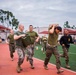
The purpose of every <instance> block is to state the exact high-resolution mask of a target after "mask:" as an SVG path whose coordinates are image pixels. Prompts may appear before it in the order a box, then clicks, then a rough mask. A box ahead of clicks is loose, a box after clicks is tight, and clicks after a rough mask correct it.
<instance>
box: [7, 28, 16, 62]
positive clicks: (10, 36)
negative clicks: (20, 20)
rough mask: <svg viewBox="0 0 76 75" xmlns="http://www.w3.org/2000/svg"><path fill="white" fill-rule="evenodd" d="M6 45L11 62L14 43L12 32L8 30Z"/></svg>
mask: <svg viewBox="0 0 76 75" xmlns="http://www.w3.org/2000/svg"><path fill="white" fill-rule="evenodd" d="M6 43H7V44H8V45H9V51H10V57H11V60H12V61H13V60H14V59H13V57H14V52H15V41H14V31H13V30H12V29H11V30H10V34H9V35H8V37H7V39H6Z"/></svg>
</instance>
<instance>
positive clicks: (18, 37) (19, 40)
mask: <svg viewBox="0 0 76 75" xmlns="http://www.w3.org/2000/svg"><path fill="white" fill-rule="evenodd" d="M18 29H19V30H18V31H17V32H16V33H15V35H14V39H15V41H16V50H17V53H18V56H19V58H18V65H17V72H18V73H20V72H21V71H22V68H21V65H22V63H23V61H24V58H25V50H24V46H23V43H22V37H24V36H25V33H24V32H23V30H24V26H23V25H22V24H20V25H19V27H18Z"/></svg>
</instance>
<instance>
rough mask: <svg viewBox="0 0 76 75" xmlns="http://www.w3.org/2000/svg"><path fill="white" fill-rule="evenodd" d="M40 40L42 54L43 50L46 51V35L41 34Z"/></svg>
mask: <svg viewBox="0 0 76 75" xmlns="http://www.w3.org/2000/svg"><path fill="white" fill-rule="evenodd" d="M41 42H42V48H41V50H42V51H43V54H44V53H45V51H46V44H47V37H46V35H44V36H42V38H41Z"/></svg>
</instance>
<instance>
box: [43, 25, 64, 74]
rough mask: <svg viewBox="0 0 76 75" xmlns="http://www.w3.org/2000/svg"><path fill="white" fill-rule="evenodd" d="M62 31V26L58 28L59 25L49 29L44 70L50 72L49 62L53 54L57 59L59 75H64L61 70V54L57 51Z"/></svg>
mask: <svg viewBox="0 0 76 75" xmlns="http://www.w3.org/2000/svg"><path fill="white" fill-rule="evenodd" d="M61 31H62V28H61V27H60V26H57V24H53V25H51V26H50V27H49V30H48V32H49V34H48V43H47V46H46V58H45V61H44V68H45V69H46V70H48V66H47V65H48V62H49V60H50V57H51V56H52V54H54V56H55V58H56V68H57V73H62V72H63V70H60V59H59V53H58V50H57V40H58V34H59V32H61Z"/></svg>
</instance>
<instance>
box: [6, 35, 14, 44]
mask: <svg viewBox="0 0 76 75" xmlns="http://www.w3.org/2000/svg"><path fill="white" fill-rule="evenodd" d="M7 40H8V42H9V43H10V44H14V35H11V34H9V36H8V37H7Z"/></svg>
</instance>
